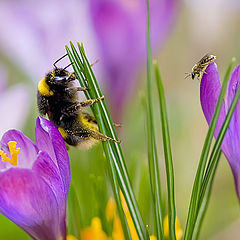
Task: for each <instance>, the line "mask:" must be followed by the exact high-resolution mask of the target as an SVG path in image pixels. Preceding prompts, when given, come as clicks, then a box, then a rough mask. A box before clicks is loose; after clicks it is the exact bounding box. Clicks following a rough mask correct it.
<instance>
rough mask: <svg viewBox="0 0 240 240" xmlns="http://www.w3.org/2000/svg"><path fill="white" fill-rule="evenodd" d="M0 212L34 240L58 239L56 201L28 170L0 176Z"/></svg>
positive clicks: (47, 188) (11, 171)
mask: <svg viewBox="0 0 240 240" xmlns="http://www.w3.org/2000/svg"><path fill="white" fill-rule="evenodd" d="M0 212H1V213H2V214H3V215H5V216H6V217H7V218H9V219H10V220H12V221H13V222H14V223H16V224H17V225H18V226H20V227H21V228H22V229H24V230H25V231H26V232H27V233H28V234H29V235H31V236H32V237H33V238H34V239H38V240H53V239H59V237H60V236H61V234H60V230H59V222H58V220H59V216H58V206H57V201H56V198H55V196H54V194H53V192H52V191H51V189H50V188H49V186H48V185H47V184H46V183H45V181H43V180H42V179H41V177H39V176H38V175H37V174H36V173H33V172H32V171H31V170H29V169H14V168H11V169H9V170H7V171H5V172H1V173H0Z"/></svg>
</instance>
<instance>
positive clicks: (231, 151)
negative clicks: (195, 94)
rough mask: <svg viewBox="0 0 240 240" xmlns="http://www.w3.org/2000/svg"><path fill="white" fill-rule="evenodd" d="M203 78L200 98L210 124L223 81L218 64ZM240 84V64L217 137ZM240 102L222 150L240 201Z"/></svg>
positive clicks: (227, 98) (207, 70)
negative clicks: (221, 80)
mask: <svg viewBox="0 0 240 240" xmlns="http://www.w3.org/2000/svg"><path fill="white" fill-rule="evenodd" d="M206 73H207V74H204V75H203V77H202V80H201V86H200V98H201V105H202V109H203V112H204V115H205V117H206V120H207V122H208V124H210V123H211V120H212V117H213V114H214V110H215V107H216V104H217V100H218V97H219V94H220V91H221V83H220V79H219V74H218V70H217V65H216V64H215V63H212V64H210V65H209V66H208V68H207V69H206ZM239 84H240V65H238V66H237V67H235V69H234V70H233V72H232V74H231V77H230V80H229V83H228V88H227V93H226V97H225V100H224V102H223V105H222V109H221V112H220V116H219V119H218V123H217V126H216V130H215V133H214V136H215V137H217V136H218V133H219V131H220V129H221V126H222V124H223V122H224V119H225V116H226V113H227V112H228V110H229V108H230V106H231V103H232V100H233V98H234V96H235V93H236V91H237V89H238V86H239ZM239 114H240V102H238V104H237V106H236V109H235V112H234V113H233V116H232V119H231V122H230V124H229V128H228V130H227V132H226V135H225V137H224V140H223V143H222V147H221V148H222V151H223V153H224V155H225V156H226V158H227V160H228V162H229V164H230V166H231V169H232V172H233V176H234V181H235V187H236V191H237V195H238V198H239V201H240V115H239Z"/></svg>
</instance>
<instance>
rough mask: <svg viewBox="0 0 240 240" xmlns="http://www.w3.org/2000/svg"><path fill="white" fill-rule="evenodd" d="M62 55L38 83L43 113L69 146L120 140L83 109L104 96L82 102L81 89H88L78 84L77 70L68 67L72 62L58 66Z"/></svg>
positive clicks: (39, 101)
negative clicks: (113, 137) (79, 94)
mask: <svg viewBox="0 0 240 240" xmlns="http://www.w3.org/2000/svg"><path fill="white" fill-rule="evenodd" d="M65 56H66V55H64V56H63V57H65ZM63 57H61V58H60V59H58V60H57V61H56V62H55V63H54V64H53V65H54V69H53V70H52V71H50V72H49V73H48V74H47V75H46V76H45V77H44V78H43V79H42V80H41V81H40V82H39V83H38V91H37V106H38V110H39V113H40V115H42V116H45V115H47V116H48V118H49V120H50V121H51V122H53V123H54V124H55V125H56V126H57V127H58V130H59V132H60V133H61V135H62V137H63V138H64V140H65V142H66V143H67V144H69V145H72V146H77V147H82V148H89V147H91V146H92V145H93V144H95V143H97V142H99V141H106V140H111V141H114V142H118V141H117V140H114V139H112V138H110V137H107V136H105V135H103V134H102V133H100V132H99V131H98V126H97V121H96V119H95V117H93V116H91V115H90V114H89V113H87V112H85V111H84V110H83V109H84V108H85V107H88V106H91V105H92V104H94V103H95V102H97V101H100V100H102V99H103V98H104V96H102V97H100V98H97V99H89V100H86V101H82V102H81V101H79V96H78V92H79V91H86V90H87V88H85V87H80V86H76V84H79V82H78V81H77V79H76V75H75V73H70V72H68V71H67V70H66V68H67V67H69V66H70V65H71V64H70V65H68V66H67V67H65V68H58V67H57V66H56V63H57V62H58V61H59V60H61V59H62V58H63Z"/></svg>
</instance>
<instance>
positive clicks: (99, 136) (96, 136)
mask: <svg viewBox="0 0 240 240" xmlns="http://www.w3.org/2000/svg"><path fill="white" fill-rule="evenodd" d="M89 133H90V135H91V137H93V138H94V139H96V140H100V141H104V142H105V141H107V140H110V141H113V142H115V143H121V141H118V140H115V139H113V138H110V137H108V136H105V135H104V134H102V133H100V132H97V131H93V130H90V131H89Z"/></svg>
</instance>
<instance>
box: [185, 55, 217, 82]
mask: <svg viewBox="0 0 240 240" xmlns="http://www.w3.org/2000/svg"><path fill="white" fill-rule="evenodd" d="M215 59H216V56H214V55H210V54H206V55H204V56H203V57H202V58H201V59H200V61H198V62H197V63H196V64H195V65H194V66H193V68H192V72H191V73H186V74H187V75H186V77H185V78H187V77H189V76H191V78H192V79H193V80H194V78H195V77H196V76H197V79H198V80H199V81H200V79H201V78H202V75H203V73H206V72H205V70H206V68H207V66H208V65H209V64H210V63H211V62H213V61H214V60H215Z"/></svg>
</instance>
